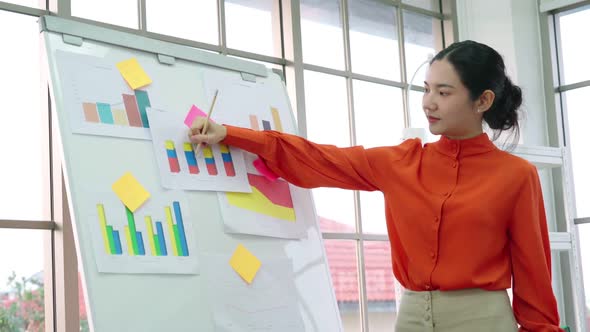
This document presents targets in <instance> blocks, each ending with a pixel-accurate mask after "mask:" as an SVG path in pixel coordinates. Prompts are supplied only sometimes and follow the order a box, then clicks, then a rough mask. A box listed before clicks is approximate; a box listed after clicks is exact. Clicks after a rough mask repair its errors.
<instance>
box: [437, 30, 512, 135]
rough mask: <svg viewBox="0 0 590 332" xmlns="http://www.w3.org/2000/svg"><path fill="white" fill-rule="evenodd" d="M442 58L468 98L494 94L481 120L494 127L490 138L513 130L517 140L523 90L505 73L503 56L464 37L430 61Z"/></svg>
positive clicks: (473, 98)
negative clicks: (465, 88)
mask: <svg viewBox="0 0 590 332" xmlns="http://www.w3.org/2000/svg"><path fill="white" fill-rule="evenodd" d="M443 59H446V60H447V61H448V62H449V63H450V64H451V65H452V66H453V67H454V68H455V71H456V72H457V74H458V75H459V77H460V78H461V82H462V83H463V85H465V86H466V87H467V89H468V90H469V95H470V97H471V100H475V99H477V98H478V97H479V96H481V94H482V93H483V92H484V91H485V90H491V91H493V92H494V94H495V95H496V97H495V98H494V102H493V104H492V106H491V107H490V109H489V110H488V111H487V112H484V114H483V119H484V121H485V122H486V123H487V125H488V126H489V127H490V128H491V129H493V130H494V137H493V139H494V140H495V139H497V138H498V137H499V136H500V134H501V133H502V131H505V130H512V131H513V134H514V135H515V141H516V142H518V136H519V134H520V128H519V125H518V108H519V107H520V105H521V104H522V91H521V89H520V88H519V87H518V86H516V85H514V84H512V81H511V80H510V78H508V76H506V68H505V66H504V60H503V59H502V56H501V55H500V54H498V52H496V51H495V50H494V49H493V48H491V47H489V46H487V45H485V44H482V43H478V42H475V41H472V40H465V41H461V42H457V43H453V44H451V45H450V46H449V47H447V48H445V49H444V50H442V51H440V52H439V53H438V54H437V55H436V56H435V57H434V58H433V59H432V60H431V61H430V64H432V63H433V62H434V61H437V60H443Z"/></svg>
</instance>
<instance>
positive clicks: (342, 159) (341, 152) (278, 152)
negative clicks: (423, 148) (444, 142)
mask: <svg viewBox="0 0 590 332" xmlns="http://www.w3.org/2000/svg"><path fill="white" fill-rule="evenodd" d="M225 127H226V128H227V136H226V138H225V139H224V140H223V143H224V144H228V145H231V146H235V147H237V148H240V149H243V150H246V151H248V152H252V153H255V154H257V155H258V156H259V157H260V158H261V159H262V160H263V161H264V162H265V164H266V166H267V167H268V168H269V169H270V170H272V171H273V172H274V173H276V174H277V175H278V176H280V177H282V178H284V179H285V180H287V181H288V182H290V183H292V184H294V185H296V186H299V187H303V188H316V187H336V188H343V189H355V190H367V191H373V190H379V189H380V185H379V178H378V176H376V172H375V167H378V166H375V163H379V162H381V163H383V161H381V160H383V159H393V160H400V159H402V158H403V156H405V154H406V152H407V151H408V149H407V147H406V148H404V147H400V146H397V147H390V148H374V149H364V148H363V147H362V146H355V147H350V148H339V147H336V146H333V145H322V144H316V143H313V142H310V141H308V140H306V139H304V138H302V137H299V136H295V135H290V134H285V133H280V132H277V131H271V130H265V131H254V130H251V129H247V128H239V127H233V126H229V125H225ZM406 145H407V144H406ZM386 151H387V152H386ZM387 167H388V168H389V169H392V168H394V167H393V166H392V165H391V164H389V165H387ZM393 173H394V172H393V171H392V170H390V171H389V174H390V175H391V176H393V177H394V176H395V175H394V174H393Z"/></svg>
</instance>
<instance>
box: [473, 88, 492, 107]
mask: <svg viewBox="0 0 590 332" xmlns="http://www.w3.org/2000/svg"><path fill="white" fill-rule="evenodd" d="M494 98H496V94H495V93H494V91H492V90H485V91H484V92H482V94H481V95H480V96H479V98H478V99H477V101H476V105H475V106H476V107H477V112H485V111H487V110H489V109H490V107H492V104H493V103H494Z"/></svg>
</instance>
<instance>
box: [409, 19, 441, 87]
mask: <svg viewBox="0 0 590 332" xmlns="http://www.w3.org/2000/svg"><path fill="white" fill-rule="evenodd" d="M403 14H404V43H405V44H404V46H405V51H406V71H407V73H408V75H407V77H408V82H409V83H412V84H415V85H422V84H424V83H423V82H424V78H425V77H426V70H425V67H427V64H425V62H427V61H429V59H430V58H432V57H434V56H435V55H436V53H437V51H438V50H440V49H441V48H442V33H441V30H440V24H441V22H440V20H437V19H433V18H431V17H429V16H425V15H421V14H416V13H412V12H409V11H407V10H404V12H403ZM421 65H422V67H420V66H421ZM419 67H420V68H419ZM414 74H416V75H415V76H414ZM412 78H414V80H413V81H411V80H412ZM410 81H411V82H410Z"/></svg>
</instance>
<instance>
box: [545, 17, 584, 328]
mask: <svg viewBox="0 0 590 332" xmlns="http://www.w3.org/2000/svg"><path fill="white" fill-rule="evenodd" d="M552 19H553V22H554V24H555V30H556V34H555V41H554V42H555V45H556V46H557V47H555V50H556V53H557V54H556V58H557V59H559V64H557V68H556V69H557V70H558V86H557V91H558V92H557V100H561V103H558V105H557V107H558V108H561V114H562V121H563V125H564V129H565V130H564V138H563V140H564V142H565V145H566V146H567V147H569V149H570V152H571V158H572V160H571V165H572V169H573V187H574V192H575V198H576V200H575V212H574V215H575V216H577V218H579V219H578V220H580V222H581V223H580V224H578V226H577V233H578V244H579V246H580V253H581V262H582V270H583V271H582V272H583V277H584V279H583V284H584V289H585V306H586V308H585V314H586V321H587V326H590V264H588V263H589V262H590V223H587V222H585V223H583V219H584V218H590V206H589V205H588V199H589V198H590V187H589V186H588V183H590V176H589V175H588V169H589V168H590V157H588V152H587V151H588V141H589V140H588V134H587V132H586V130H587V128H586V127H587V126H586V124H587V123H588V121H590V115H589V114H588V102H587V99H588V98H587V96H588V94H589V93H590V69H589V67H588V64H587V62H588V61H587V57H586V56H585V54H586V48H585V47H584V42H583V41H585V40H586V39H587V37H586V32H587V31H588V30H589V29H590V6H588V5H586V6H581V7H577V8H574V9H571V10H566V11H561V12H560V11H559V10H558V11H556V12H555V13H554V15H553V16H552ZM586 220H590V219H586Z"/></svg>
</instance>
